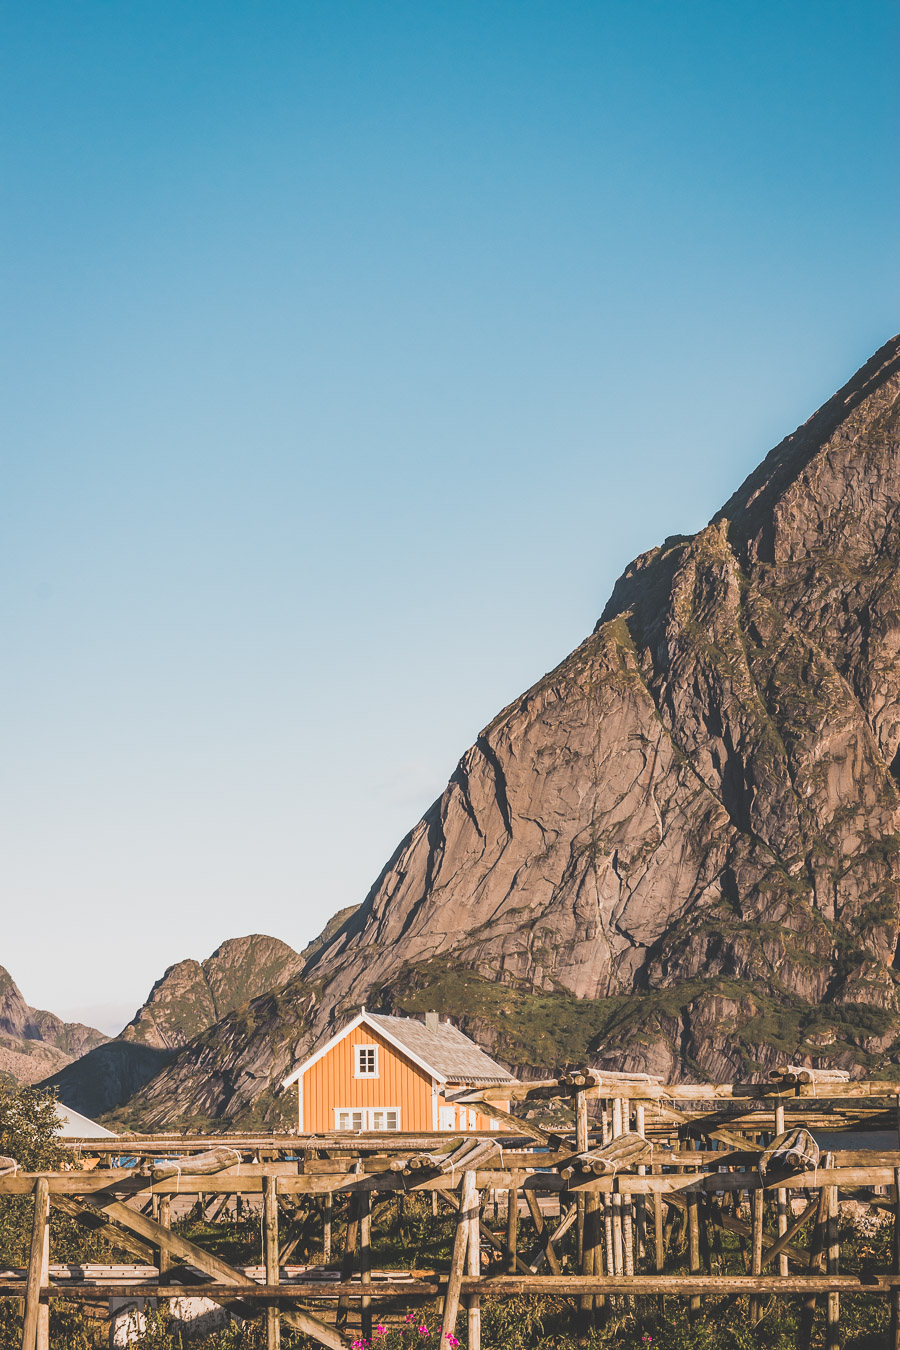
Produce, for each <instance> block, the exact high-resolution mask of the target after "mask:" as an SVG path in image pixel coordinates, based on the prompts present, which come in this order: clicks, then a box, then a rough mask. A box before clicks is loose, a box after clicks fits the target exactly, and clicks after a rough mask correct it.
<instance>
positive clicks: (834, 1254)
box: [825, 1186, 841, 1350]
mask: <svg viewBox="0 0 900 1350" xmlns="http://www.w3.org/2000/svg"><path fill="white" fill-rule="evenodd" d="M838 1216H839V1210H838V1188H837V1186H829V1187H828V1274H829V1275H837V1274H838V1272H839V1270H840V1266H841V1246H840V1235H839V1233H838ZM840 1318H841V1296H840V1294H838V1293H829V1295H828V1319H827V1324H826V1334H825V1345H826V1348H827V1350H839V1347H840V1327H839V1323H840Z"/></svg>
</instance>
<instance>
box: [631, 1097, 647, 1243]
mask: <svg viewBox="0 0 900 1350" xmlns="http://www.w3.org/2000/svg"><path fill="white" fill-rule="evenodd" d="M645 1109H646V1108H645V1104H644V1102H635V1104H634V1128H635V1129H636V1130H637V1132H638V1134H641V1135H643V1136H644V1137H645V1138H646V1117H645ZM646 1175H647V1168H646V1167H645V1166H644V1164H643V1163H641V1164H640V1166H639V1167H638V1176H640V1177H644V1176H646ZM634 1206H635V1213H634V1218H635V1223H636V1225H637V1258H638V1260H640V1259H641V1257H643V1255H644V1251H645V1249H646V1246H647V1197H646V1195H636V1196H635V1198H634Z"/></svg>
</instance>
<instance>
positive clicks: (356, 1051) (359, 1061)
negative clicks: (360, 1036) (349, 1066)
mask: <svg viewBox="0 0 900 1350" xmlns="http://www.w3.org/2000/svg"><path fill="white" fill-rule="evenodd" d="M353 1077H354V1078H377V1077H378V1046H377V1045H354V1047H353Z"/></svg>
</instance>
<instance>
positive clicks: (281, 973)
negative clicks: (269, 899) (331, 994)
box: [122, 933, 304, 1050]
mask: <svg viewBox="0 0 900 1350" xmlns="http://www.w3.org/2000/svg"><path fill="white" fill-rule="evenodd" d="M303 964H304V960H303V957H302V956H301V955H300V954H299V953H297V952H295V951H294V949H293V947H289V946H288V945H287V943H286V942H280V941H279V940H278V938H272V937H266V936H264V935H263V934H261V933H252V934H251V935H250V936H249V937H242V938H229V940H228V941H227V942H223V943H222V945H221V946H220V947H217V948H216V950H215V951H214V952H213V954H212V956H208V957H207V958H206V960H205V961H193V960H187V961H179V962H178V963H177V964H176V965H174V966H169V968H168V970H167V971H166V972H165V974H164V975H163V977H162V979H160V980H157V982H156V984H155V985H154V986H153V988H152V989H151V990H150V994H149V996H148V998H147V1001H146V1003H144V1004H143V1005H142V1006H141V1007H140V1008H139V1009H138V1011H137V1012H136V1013H135V1015H134V1017H133V1018H132V1020H131V1021H130V1022H129V1023H128V1026H127V1027H126V1028H125V1030H124V1031H123V1032H122V1039H123V1040H127V1041H137V1042H140V1043H141V1044H143V1045H150V1046H153V1047H155V1048H156V1049H159V1050H171V1049H174V1048H176V1047H178V1046H182V1045H186V1044H187V1042H188V1041H190V1040H192V1039H193V1037H195V1036H197V1035H199V1033H200V1032H202V1031H205V1030H206V1028H207V1027H211V1026H212V1025H213V1023H215V1022H218V1021H219V1020H220V1019H221V1018H223V1017H224V1016H225V1015H226V1014H227V1013H230V1012H231V1011H232V1009H233V1008H237V1007H240V1005H241V1004H242V1003H247V1002H248V1001H249V1000H250V999H251V998H256V997H257V996H258V995H259V994H262V993H264V992H265V991H266V990H267V989H273V988H275V986H276V985H279V984H283V983H284V982H285V980H289V979H290V978H291V976H292V975H295V974H297V972H298V971H299V970H301V969H302V967H303Z"/></svg>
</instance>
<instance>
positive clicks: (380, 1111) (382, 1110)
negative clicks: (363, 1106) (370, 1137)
mask: <svg viewBox="0 0 900 1350" xmlns="http://www.w3.org/2000/svg"><path fill="white" fill-rule="evenodd" d="M368 1116H369V1129H370V1130H373V1131H374V1130H377V1131H378V1132H379V1133H380V1134H391V1133H393V1131H394V1130H399V1129H400V1107H399V1106H370V1107H369V1109H368ZM376 1116H395V1117H396V1120H397V1123H396V1125H376V1124H375V1117H376Z"/></svg>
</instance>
